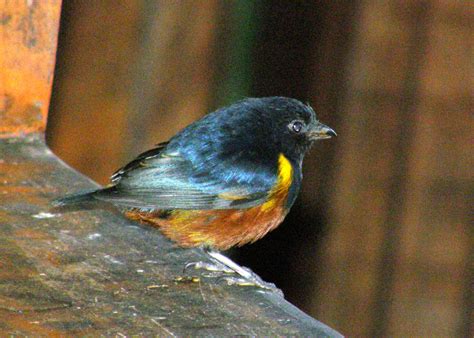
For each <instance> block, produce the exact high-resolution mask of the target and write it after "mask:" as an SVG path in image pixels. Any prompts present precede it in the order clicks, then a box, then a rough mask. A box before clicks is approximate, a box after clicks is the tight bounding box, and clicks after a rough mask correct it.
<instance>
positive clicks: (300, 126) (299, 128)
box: [288, 120, 304, 134]
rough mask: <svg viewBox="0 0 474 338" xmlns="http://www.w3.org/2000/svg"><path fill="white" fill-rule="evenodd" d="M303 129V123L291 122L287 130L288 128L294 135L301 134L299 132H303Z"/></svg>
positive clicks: (298, 121)
mask: <svg viewBox="0 0 474 338" xmlns="http://www.w3.org/2000/svg"><path fill="white" fill-rule="evenodd" d="M303 127H304V122H303V121H300V120H295V121H292V122H291V123H290V124H289V125H288V128H290V130H291V131H292V132H294V133H295V134H299V133H301V131H302V130H303Z"/></svg>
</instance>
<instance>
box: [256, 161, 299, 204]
mask: <svg viewBox="0 0 474 338" xmlns="http://www.w3.org/2000/svg"><path fill="white" fill-rule="evenodd" d="M292 180H293V166H292V165H291V163H290V161H289V160H288V159H287V158H286V157H285V155H283V154H280V156H279V157H278V179H277V183H276V184H275V186H274V187H273V189H272V190H271V191H270V194H269V196H268V201H267V202H265V203H264V204H262V211H267V210H269V209H272V208H274V207H275V206H276V204H277V202H279V201H280V199H281V198H286V195H287V193H288V189H289V188H290V186H291V182H292Z"/></svg>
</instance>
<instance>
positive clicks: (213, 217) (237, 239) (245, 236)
mask: <svg viewBox="0 0 474 338" xmlns="http://www.w3.org/2000/svg"><path fill="white" fill-rule="evenodd" d="M286 213H287V210H286V209H285V208H284V206H283V204H282V203H271V204H267V203H266V204H263V205H260V206H256V207H253V208H249V209H228V210H173V211H170V212H166V213H163V212H160V211H156V212H151V213H146V212H140V211H129V212H127V213H126V216H127V217H128V218H131V219H134V220H139V221H142V222H144V223H147V224H151V225H153V226H156V227H158V228H160V230H161V231H162V232H163V234H164V235H165V236H166V237H168V238H170V239H171V240H173V241H175V242H176V243H178V245H179V246H182V247H198V246H203V247H212V248H215V249H219V250H226V249H229V248H231V247H233V246H236V245H237V246H241V245H243V244H246V243H249V242H254V241H256V240H258V239H259V238H261V237H263V236H265V234H267V233H268V232H269V231H271V230H273V229H275V228H276V227H277V226H278V225H279V224H280V223H281V222H282V221H283V219H284V218H285V216H286Z"/></svg>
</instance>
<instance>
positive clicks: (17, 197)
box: [0, 136, 340, 337]
mask: <svg viewBox="0 0 474 338" xmlns="http://www.w3.org/2000/svg"><path fill="white" fill-rule="evenodd" d="M0 154H2V157H1V160H2V162H1V163H0V176H1V177H2V181H1V183H0V184H1V185H0V191H1V196H2V197H1V198H2V203H1V205H0V220H1V221H0V238H1V239H0V242H1V245H0V334H2V335H6V334H20V335H33V336H36V335H47V336H53V335H63V336H64V335H67V336H70V335H74V336H83V335H94V336H96V335H99V334H104V335H121V334H122V335H132V334H139V335H148V336H151V335H158V336H188V335H190V336H196V335H198V336H224V335H225V336H228V335H250V336H255V335H259V336H263V335H266V336H273V335H274V336H282V335H284V336H290V335H296V336H318V337H319V336H320V337H323V336H327V337H338V336H340V335H339V334H338V333H337V332H335V331H333V330H332V329H330V328H328V327H327V326H325V325H323V324H321V323H319V322H318V321H316V320H314V319H312V318H311V317H309V316H307V315H306V314H304V313H303V312H301V311H300V310H298V309H297V308H296V307H294V306H293V305H291V304H290V303H288V302H286V301H285V300H284V299H283V298H282V297H280V296H279V295H278V294H276V293H272V292H267V291H262V290H261V289H258V288H253V287H238V286H229V285H227V284H226V283H225V281H224V280H223V279H222V278H214V277H204V276H202V275H201V276H199V275H198V274H197V272H196V271H193V270H192V271H189V270H188V271H187V272H186V274H185V273H184V272H183V267H184V266H185V264H186V263H187V262H195V261H200V260H206V259H207V258H206V256H205V255H204V254H203V253H202V252H200V251H198V250H189V249H188V250H186V249H180V248H177V247H175V246H174V245H173V244H172V243H171V242H169V241H167V240H166V239H164V237H163V236H161V235H160V234H159V232H158V231H156V230H155V229H152V228H149V227H142V226H140V225H139V224H137V223H134V222H131V221H128V220H126V219H125V218H123V217H122V216H121V215H119V214H114V213H113V212H112V211H107V210H85V211H71V212H67V213H52V212H51V210H49V208H50V204H49V203H50V201H51V199H52V198H53V197H54V196H58V195H62V194H64V193H66V192H70V191H72V190H80V189H90V188H94V187H96V185H95V184H93V183H92V182H91V181H90V180H89V179H87V178H85V177H84V176H81V175H79V174H77V173H76V172H74V171H73V170H72V169H69V168H68V167H66V166H65V165H64V164H63V163H62V162H61V161H59V160H58V159H57V158H56V157H55V156H54V155H53V154H52V153H51V152H50V151H49V150H48V149H47V147H46V146H45V145H44V143H43V142H42V141H41V140H40V139H38V137H37V136H35V137H29V138H12V139H5V140H2V141H0ZM193 275H195V276H196V275H197V276H199V278H198V279H194V280H190V279H188V278H186V276H188V277H192V276H193ZM180 277H184V278H180Z"/></svg>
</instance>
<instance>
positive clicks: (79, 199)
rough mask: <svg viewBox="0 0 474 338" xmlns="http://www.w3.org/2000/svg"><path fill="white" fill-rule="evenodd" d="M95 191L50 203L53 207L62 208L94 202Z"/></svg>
mask: <svg viewBox="0 0 474 338" xmlns="http://www.w3.org/2000/svg"><path fill="white" fill-rule="evenodd" d="M96 192H97V190H94V191H89V192H86V193H79V194H75V195H69V196H66V197H62V198H58V199H56V200H54V201H53V202H52V204H53V206H55V207H63V206H67V205H75V204H79V203H84V202H90V201H92V200H94V195H95V193H96Z"/></svg>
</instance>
